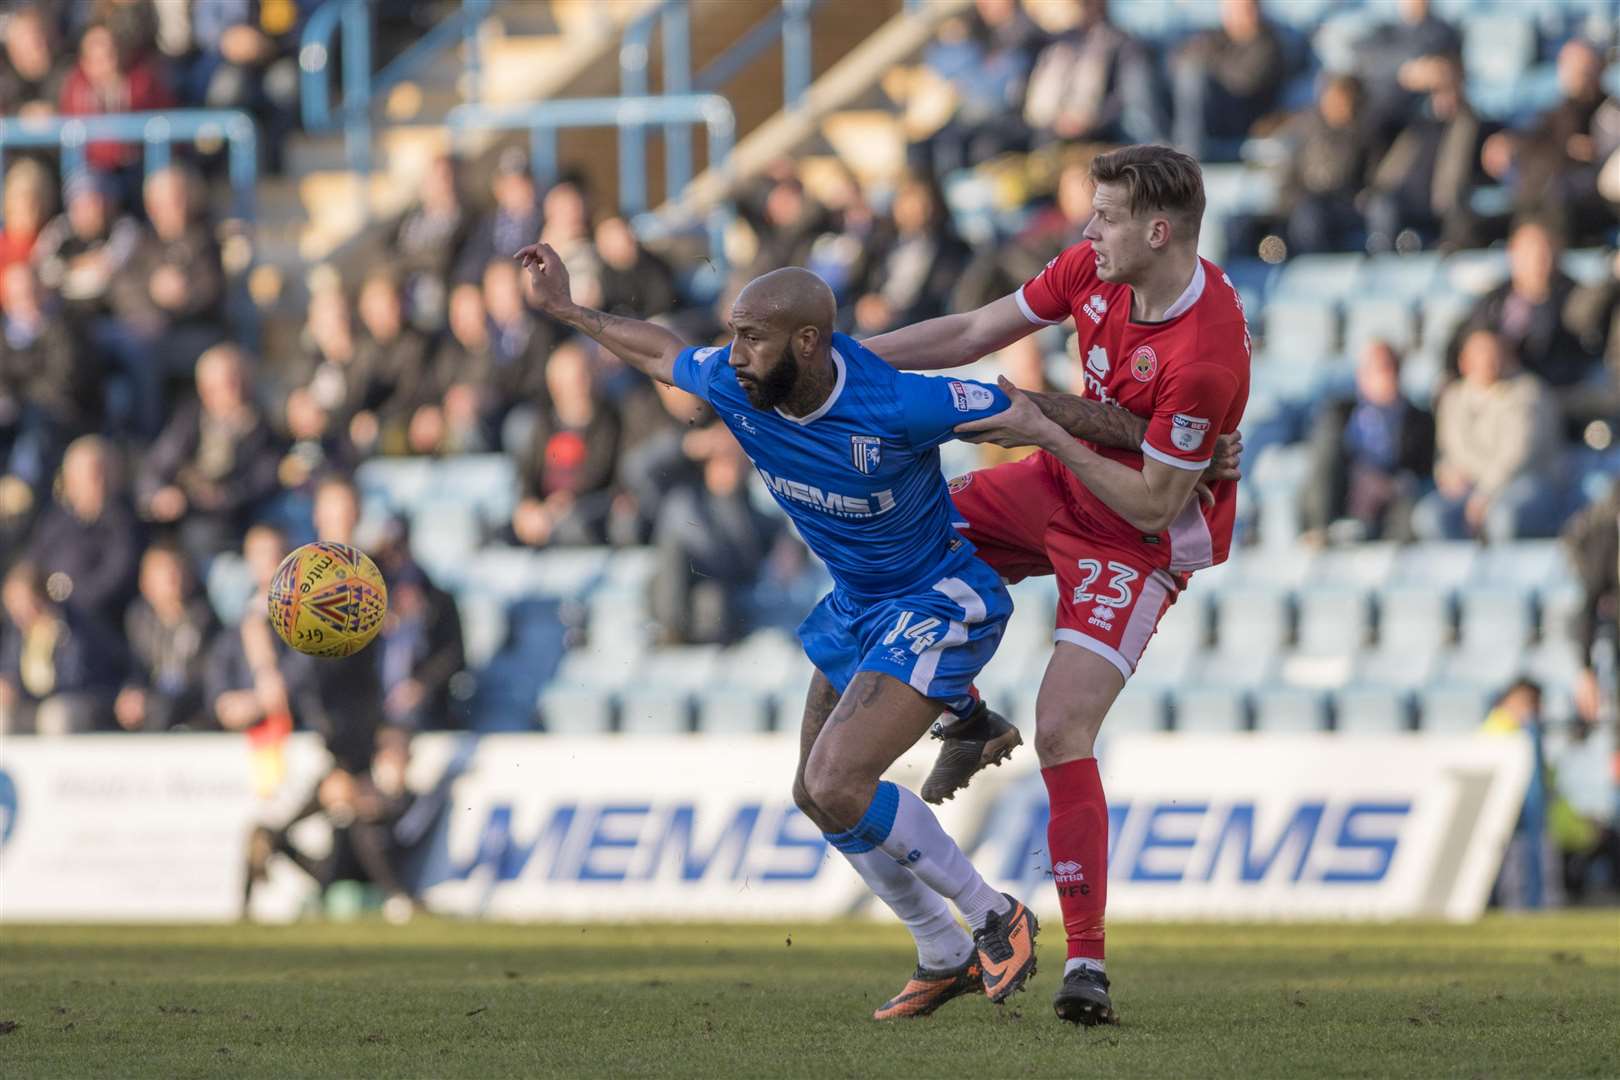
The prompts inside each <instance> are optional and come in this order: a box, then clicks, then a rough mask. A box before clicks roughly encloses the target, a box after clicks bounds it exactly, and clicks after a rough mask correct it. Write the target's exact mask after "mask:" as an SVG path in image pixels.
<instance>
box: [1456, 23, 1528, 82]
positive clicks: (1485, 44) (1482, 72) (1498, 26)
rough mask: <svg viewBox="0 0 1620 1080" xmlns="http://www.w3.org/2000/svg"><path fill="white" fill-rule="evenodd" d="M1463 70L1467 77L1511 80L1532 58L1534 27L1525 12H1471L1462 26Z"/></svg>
mask: <svg viewBox="0 0 1620 1080" xmlns="http://www.w3.org/2000/svg"><path fill="white" fill-rule="evenodd" d="M1461 26H1462V35H1463V67H1464V68H1465V69H1466V70H1467V72H1468V74H1469V76H1470V77H1473V78H1481V79H1487V80H1497V81H1512V80H1513V79H1515V78H1517V77H1518V76H1519V74H1520V73H1522V72H1523V71H1525V70H1526V69H1527V68H1529V67H1530V65H1531V64H1532V63H1533V62H1534V61H1535V58H1536V27H1535V23H1533V22H1531V21H1530V18H1529V15H1528V13H1526V14H1525V15H1520V14H1518V13H1516V12H1506V11H1504V12H1490V13H1485V14H1480V13H1477V12H1476V13H1474V14H1472V15H1470V16H1469V17H1468V18H1467V19H1465V20H1463V22H1462V24H1461Z"/></svg>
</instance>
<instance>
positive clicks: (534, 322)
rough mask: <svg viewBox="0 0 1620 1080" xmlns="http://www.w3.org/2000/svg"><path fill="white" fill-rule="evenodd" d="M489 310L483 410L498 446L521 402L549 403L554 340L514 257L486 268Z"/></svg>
mask: <svg viewBox="0 0 1620 1080" xmlns="http://www.w3.org/2000/svg"><path fill="white" fill-rule="evenodd" d="M484 310H485V312H486V313H487V316H488V331H487V333H488V338H489V352H488V354H487V357H486V362H487V363H488V365H489V367H488V369H487V370H486V371H484V372H482V373H480V374H479V375H478V377H477V379H478V381H479V382H480V383H482V384H483V387H484V394H485V398H484V401H483V403H482V410H481V411H482V413H483V418H484V428H485V431H486V433H487V434H486V438H485V441H486V443H487V444H488V445H490V446H491V447H494V446H499V445H500V444H501V440H500V438H499V433H500V431H501V429H502V425H503V424H504V423H505V421H506V418H507V415H508V414H509V413H510V412H511V411H512V409H513V408H514V407H515V406H518V405H521V404H523V403H525V402H532V403H535V404H543V403H544V401H545V396H546V356H547V355H548V354H549V353H550V352H551V347H552V340H553V339H552V336H551V328H550V325H549V324H548V323H547V322H544V321H542V320H540V319H538V318H536V317H535V315H534V313H533V312H531V311H530V310H529V308H528V306H527V305H526V304H524V302H523V280H522V277H521V275H520V274H519V272H518V265H517V263H516V262H514V261H513V260H511V259H495V260H493V261H491V262H490V264H489V265H488V266H487V267H485V268H484ZM470 376H471V373H468V377H470Z"/></svg>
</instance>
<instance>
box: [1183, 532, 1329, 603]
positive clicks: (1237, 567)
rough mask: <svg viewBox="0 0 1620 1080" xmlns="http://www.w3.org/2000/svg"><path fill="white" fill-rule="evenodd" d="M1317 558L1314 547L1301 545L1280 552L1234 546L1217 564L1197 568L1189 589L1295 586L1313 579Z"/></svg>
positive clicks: (1217, 590)
mask: <svg viewBox="0 0 1620 1080" xmlns="http://www.w3.org/2000/svg"><path fill="white" fill-rule="evenodd" d="M1318 558H1319V555H1318V553H1317V552H1316V551H1315V550H1314V549H1312V548H1308V547H1303V546H1294V547H1290V548H1287V549H1285V550H1282V551H1260V550H1257V549H1254V548H1236V547H1235V548H1233V549H1232V554H1231V557H1230V558H1228V559H1227V561H1226V562H1225V563H1223V564H1222V565H1221V566H1217V567H1211V568H1210V569H1208V570H1200V571H1198V573H1197V574H1196V575H1195V576H1194V577H1193V585H1192V588H1194V589H1200V590H1210V587H1211V586H1216V585H1217V583H1218V587H1217V588H1215V589H1214V590H1213V592H1225V591H1226V590H1227V589H1235V588H1266V589H1299V588H1303V587H1304V586H1305V583H1306V582H1308V581H1313V580H1315V578H1316V561H1317V559H1318ZM1223 571H1224V573H1222V572H1223ZM1217 575H1219V576H1217ZM1206 595H1211V593H1208V592H1207V593H1206ZM1178 603H1179V601H1178Z"/></svg>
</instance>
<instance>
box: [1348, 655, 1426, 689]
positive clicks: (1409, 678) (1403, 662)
mask: <svg viewBox="0 0 1620 1080" xmlns="http://www.w3.org/2000/svg"><path fill="white" fill-rule="evenodd" d="M1440 653H1441V650H1440V648H1439V646H1437V645H1416V646H1413V647H1409V648H1392V647H1390V646H1387V645H1380V646H1379V647H1378V648H1377V649H1374V650H1371V651H1368V652H1363V653H1361V654H1360V655H1359V656H1357V657H1356V660H1355V664H1354V668H1353V678H1352V682H1351V685H1365V686H1383V687H1391V688H1395V689H1400V690H1412V689H1415V688H1417V687H1420V686H1423V685H1425V684H1426V683H1428V682H1429V680H1430V679H1432V678H1433V677H1434V673H1435V671H1436V670H1438V668H1439V665H1440Z"/></svg>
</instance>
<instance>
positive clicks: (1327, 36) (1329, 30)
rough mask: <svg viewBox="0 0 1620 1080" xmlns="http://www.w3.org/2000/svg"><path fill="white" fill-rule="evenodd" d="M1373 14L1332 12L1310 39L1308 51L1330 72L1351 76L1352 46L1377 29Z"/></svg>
mask: <svg viewBox="0 0 1620 1080" xmlns="http://www.w3.org/2000/svg"><path fill="white" fill-rule="evenodd" d="M1378 22H1379V16H1378V15H1377V13H1375V12H1372V11H1367V10H1357V9H1350V10H1340V11H1335V12H1333V13H1332V14H1331V15H1329V16H1328V17H1327V18H1325V19H1323V20H1322V25H1321V26H1319V27H1317V29H1316V33H1314V34H1312V35H1311V49H1312V51H1314V52H1315V53H1316V55H1317V57H1318V59H1320V60H1321V62H1322V68H1323V70H1325V71H1330V72H1335V73H1338V72H1344V73H1352V72H1354V71H1355V70H1356V67H1357V57H1356V44H1357V43H1358V42H1359V41H1360V40H1361V39H1362V38H1363V37H1365V36H1366V35H1367V33H1368V31H1370V30H1371V29H1372V28H1373V27H1375V26H1376V25H1378Z"/></svg>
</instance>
